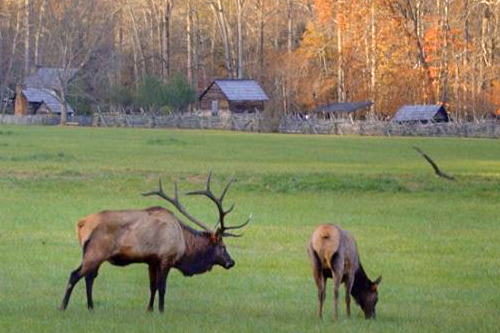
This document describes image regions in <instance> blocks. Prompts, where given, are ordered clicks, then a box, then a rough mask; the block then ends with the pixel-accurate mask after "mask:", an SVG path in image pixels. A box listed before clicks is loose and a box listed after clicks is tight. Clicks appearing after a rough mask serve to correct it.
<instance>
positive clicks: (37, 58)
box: [33, 0, 47, 67]
mask: <svg viewBox="0 0 500 333" xmlns="http://www.w3.org/2000/svg"><path fill="white" fill-rule="evenodd" d="M46 7H47V0H42V3H41V4H40V9H39V10H40V11H39V12H38V26H37V29H36V33H35V46H34V59H33V60H34V63H35V66H36V67H38V66H40V65H41V63H42V54H41V50H40V39H41V37H42V29H43V20H44V17H45V8H46Z"/></svg>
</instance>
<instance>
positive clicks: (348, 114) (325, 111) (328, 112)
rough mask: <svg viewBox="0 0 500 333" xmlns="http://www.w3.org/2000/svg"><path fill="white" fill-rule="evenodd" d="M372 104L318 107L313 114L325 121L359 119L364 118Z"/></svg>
mask: <svg viewBox="0 0 500 333" xmlns="http://www.w3.org/2000/svg"><path fill="white" fill-rule="evenodd" d="M372 104H373V103H372V102H344V103H330V104H325V105H321V106H318V107H317V108H315V109H314V110H313V112H314V113H315V114H316V115H318V116H322V117H323V118H325V119H345V118H350V119H351V120H352V119H359V118H362V117H363V116H364V114H365V113H366V111H367V110H368V109H369V108H370V106H371V105H372Z"/></svg>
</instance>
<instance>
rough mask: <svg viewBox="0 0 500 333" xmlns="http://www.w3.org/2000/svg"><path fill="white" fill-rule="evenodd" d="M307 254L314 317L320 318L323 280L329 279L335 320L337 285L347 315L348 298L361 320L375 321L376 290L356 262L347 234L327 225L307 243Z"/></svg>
mask: <svg viewBox="0 0 500 333" xmlns="http://www.w3.org/2000/svg"><path fill="white" fill-rule="evenodd" d="M307 252H308V254H309V258H310V260H311V265H312V270H313V276H314V281H315V282H316V286H317V287H318V303H319V309H318V315H319V317H320V318H322V312H323V303H324V301H325V296H326V280H327V278H332V279H333V284H334V315H335V320H337V319H338V297H339V287H340V284H341V283H344V284H345V288H346V295H345V302H346V309H347V315H348V316H350V315H351V295H352V296H353V298H354V300H355V301H356V303H357V304H358V305H359V306H360V307H361V309H362V310H363V312H364V314H365V318H366V319H368V318H375V317H376V312H375V306H376V304H377V301H378V291H377V286H378V284H379V283H380V282H381V280H382V277H379V278H378V279H377V280H376V281H375V282H372V281H370V279H368V277H367V275H366V273H365V271H364V269H363V267H362V266H361V262H360V260H359V254H358V249H357V246H356V242H355V241H354V238H353V237H352V236H351V234H350V233H349V232H348V231H346V230H342V229H340V228H339V227H337V226H335V225H331V224H323V225H320V226H318V227H317V228H316V229H315V230H314V232H313V234H312V236H311V239H310V241H309V244H308V247H307Z"/></svg>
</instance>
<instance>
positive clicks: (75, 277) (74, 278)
mask: <svg viewBox="0 0 500 333" xmlns="http://www.w3.org/2000/svg"><path fill="white" fill-rule="evenodd" d="M81 269H82V265H80V266H79V267H78V268H77V269H75V270H74V271H73V272H71V274H70V276H69V281H68V285H67V287H66V293H65V294H64V298H63V301H62V303H61V306H60V307H59V309H60V310H66V307H67V306H68V302H69V298H70V296H71V292H72V291H73V288H74V287H75V285H76V284H77V282H78V281H80V279H81V278H82V275H81V272H80V271H81Z"/></svg>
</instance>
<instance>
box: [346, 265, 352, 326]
mask: <svg viewBox="0 0 500 333" xmlns="http://www.w3.org/2000/svg"><path fill="white" fill-rule="evenodd" d="M353 284H354V279H353V278H352V277H351V276H350V274H348V276H347V281H346V282H345V287H346V288H345V306H346V311H347V316H348V317H350V316H351V291H352V285H353Z"/></svg>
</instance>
